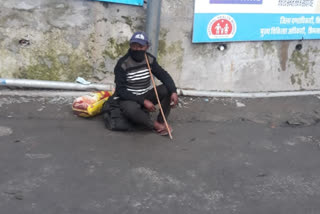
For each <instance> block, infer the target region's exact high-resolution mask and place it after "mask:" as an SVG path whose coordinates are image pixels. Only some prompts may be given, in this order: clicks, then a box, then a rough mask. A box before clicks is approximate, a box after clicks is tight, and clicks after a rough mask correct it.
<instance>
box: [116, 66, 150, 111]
mask: <svg viewBox="0 0 320 214" xmlns="http://www.w3.org/2000/svg"><path fill="white" fill-rule="evenodd" d="M114 75H115V84H116V93H117V95H118V96H119V97H120V99H123V100H132V101H136V102H138V103H139V104H141V105H143V103H144V100H143V98H142V97H138V96H137V95H134V94H133V93H131V92H130V91H128V90H127V87H126V78H127V77H126V72H125V71H124V70H123V69H122V68H121V63H119V62H118V63H117V65H116V67H115V69H114Z"/></svg>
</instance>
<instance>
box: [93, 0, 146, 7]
mask: <svg viewBox="0 0 320 214" xmlns="http://www.w3.org/2000/svg"><path fill="white" fill-rule="evenodd" d="M96 1H104V2H113V3H120V4H131V5H138V6H142V5H143V0H96Z"/></svg>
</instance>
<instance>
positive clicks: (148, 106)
mask: <svg viewBox="0 0 320 214" xmlns="http://www.w3.org/2000/svg"><path fill="white" fill-rule="evenodd" d="M143 106H144V107H145V108H146V109H147V110H148V111H150V112H151V111H155V110H156V107H155V106H154V105H153V103H152V102H151V101H150V100H144V102H143Z"/></svg>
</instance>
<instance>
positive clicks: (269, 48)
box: [262, 41, 275, 55]
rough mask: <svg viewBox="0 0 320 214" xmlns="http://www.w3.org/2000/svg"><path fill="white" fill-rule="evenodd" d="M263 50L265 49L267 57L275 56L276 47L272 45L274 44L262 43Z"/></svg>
mask: <svg viewBox="0 0 320 214" xmlns="http://www.w3.org/2000/svg"><path fill="white" fill-rule="evenodd" d="M262 48H263V51H264V54H265V55H267V54H273V53H274V52H275V49H274V47H273V45H272V42H269V41H266V42H263V43H262Z"/></svg>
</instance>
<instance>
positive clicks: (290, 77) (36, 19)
mask: <svg viewBox="0 0 320 214" xmlns="http://www.w3.org/2000/svg"><path fill="white" fill-rule="evenodd" d="M0 5H1V6H0V77H2V78H23V79H40V80H59V81H71V82H73V81H74V80H75V79H76V77H78V76H81V77H84V78H86V79H88V80H90V81H92V82H97V83H112V82H113V78H114V76H113V68H114V66H115V63H116V61H117V59H118V58H119V57H120V56H122V55H123V54H125V53H126V51H127V49H128V45H129V44H128V39H129V38H130V36H131V35H132V33H133V32H135V31H137V30H144V26H145V21H146V6H144V7H137V6H128V5H121V4H113V3H102V2H96V1H91V0H68V1H66V0H11V1H5V0H0ZM193 5H194V1H193V0H175V1H170V0H163V4H162V17H161V29H160V41H159V52H158V59H159V62H160V64H161V65H162V66H163V67H164V68H165V69H166V70H168V71H169V72H170V73H171V75H172V76H173V78H174V79H175V81H176V83H177V85H178V87H180V88H184V89H195V90H212V91H234V92H258V91H259V92H260V91H292V90H316V89H320V78H319V77H320V73H319V67H320V62H319V60H317V59H319V56H320V53H319V48H320V44H319V42H318V40H308V41H270V42H237V43H236V42H234V43H226V45H227V47H226V49H225V50H224V51H220V50H218V45H219V44H216V43H209V44H192V42H191V41H192V25H193Z"/></svg>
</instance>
